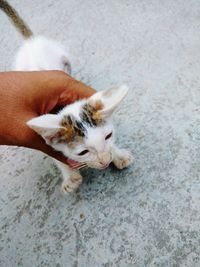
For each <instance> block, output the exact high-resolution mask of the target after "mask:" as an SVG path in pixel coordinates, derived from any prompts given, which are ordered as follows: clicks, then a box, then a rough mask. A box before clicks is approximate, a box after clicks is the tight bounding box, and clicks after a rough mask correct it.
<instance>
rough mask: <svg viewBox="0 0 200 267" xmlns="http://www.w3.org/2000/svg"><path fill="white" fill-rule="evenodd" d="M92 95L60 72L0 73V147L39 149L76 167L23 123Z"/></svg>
mask: <svg viewBox="0 0 200 267" xmlns="http://www.w3.org/2000/svg"><path fill="white" fill-rule="evenodd" d="M94 92H95V91H94V89H92V88H91V87H89V86H86V85H85V84H83V83H81V82H79V81H77V80H75V79H73V78H72V77H71V76H69V75H67V74H66V73H65V72H62V71H34V72H22V71H19V72H16V71H13V72H1V73H0V100H1V104H0V145H13V146H23V147H27V148H32V149H36V150H40V151H42V152H44V153H46V154H48V155H49V156H51V157H53V158H55V159H57V160H59V161H61V162H63V163H66V164H68V165H70V167H74V168H76V167H80V166H79V165H78V164H77V163H75V162H73V161H72V160H70V159H67V158H66V157H64V156H63V155H62V154H61V153H60V152H57V151H55V150H53V148H51V147H50V146H48V145H47V144H46V143H45V141H44V140H43V139H42V138H41V137H40V136H39V135H38V134H36V133H35V132H34V131H33V130H32V129H30V128H29V127H28V126H27V125H26V122H27V121H28V120H30V119H32V118H34V117H37V116H40V115H43V114H46V113H52V112H54V111H55V110H59V109H60V108H61V107H63V106H65V105H68V104H71V103H73V102H74V101H76V100H78V99H82V98H87V97H90V96H91V95H92V94H93V93H94Z"/></svg>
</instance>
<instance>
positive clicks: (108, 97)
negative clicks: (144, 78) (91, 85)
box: [88, 85, 128, 118]
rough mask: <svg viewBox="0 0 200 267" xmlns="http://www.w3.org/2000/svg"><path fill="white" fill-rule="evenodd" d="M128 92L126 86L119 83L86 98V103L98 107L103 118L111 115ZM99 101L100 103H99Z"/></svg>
mask: <svg viewBox="0 0 200 267" xmlns="http://www.w3.org/2000/svg"><path fill="white" fill-rule="evenodd" d="M127 93H128V86H126V85H121V86H116V87H112V88H110V89H107V90H103V91H100V92H97V93H96V94H94V95H92V96H91V97H90V98H89V99H88V103H89V104H90V105H91V106H93V107H94V108H95V109H98V111H99V112H100V114H101V115H102V116H103V117H104V118H108V117H110V116H111V115H112V113H113V112H114V110H115V109H116V108H117V107H118V105H119V103H120V102H121V101H122V100H123V99H124V97H125V96H126V94H127ZM100 103H101V104H102V105H100Z"/></svg>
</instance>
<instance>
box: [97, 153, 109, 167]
mask: <svg viewBox="0 0 200 267" xmlns="http://www.w3.org/2000/svg"><path fill="white" fill-rule="evenodd" d="M110 160H111V155H110V153H105V152H103V153H100V154H99V163H100V164H101V165H102V166H103V167H105V168H106V167H108V165H109V163H110Z"/></svg>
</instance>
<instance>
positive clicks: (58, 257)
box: [0, 0, 200, 267]
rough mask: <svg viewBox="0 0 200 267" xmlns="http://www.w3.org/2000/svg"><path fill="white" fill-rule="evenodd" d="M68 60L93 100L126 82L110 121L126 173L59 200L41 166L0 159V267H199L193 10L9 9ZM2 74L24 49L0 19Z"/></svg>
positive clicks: (93, 180) (33, 158)
mask: <svg viewBox="0 0 200 267" xmlns="http://www.w3.org/2000/svg"><path fill="white" fill-rule="evenodd" d="M10 2H11V3H12V4H13V5H14V6H15V7H16V8H17V9H18V11H19V12H20V14H21V15H23V17H24V18H25V20H26V21H27V22H28V23H29V25H30V27H31V28H32V29H33V31H34V32H35V33H38V34H44V35H46V36H49V37H51V38H53V39H57V40H60V41H61V42H62V43H63V44H65V45H66V47H67V48H68V49H69V52H70V55H71V62H72V66H73V75H74V76H75V77H76V78H77V79H79V80H81V81H83V82H85V83H87V84H89V85H91V86H93V87H94V88H96V89H97V90H99V89H104V88H108V87H110V86H112V85H113V84H118V83H119V84H120V83H127V84H128V85H129V86H130V89H131V90H130V93H129V96H128V97H127V98H126V100H125V101H124V103H123V105H122V106H121V109H120V110H119V111H118V112H117V114H116V116H115V124H116V128H117V132H118V142H119V144H120V145H121V146H122V147H127V148H130V149H131V151H132V152H133V153H134V157H135V162H134V165H132V166H131V167H130V168H129V169H126V170H124V171H122V172H119V171H117V170H115V169H112V168H110V169H107V170H105V171H96V170H87V171H84V175H85V177H86V179H85V182H84V184H83V185H82V186H81V188H80V190H79V191H78V192H77V193H75V194H71V195H68V196H66V197H65V196H63V195H61V193H60V191H59V190H60V184H61V175H60V173H59V171H58V170H57V169H56V167H55V166H54V165H53V162H52V160H51V159H50V158H48V157H47V156H44V155H43V154H41V153H39V152H34V151H31V150H28V149H23V148H14V147H13V148H7V147H3V146H2V147H1V148H0V170H1V175H0V214H1V216H0V266H2V267H4V266H5V267H14V266H23V267H27V266H38V267H39V266H53V267H54V266H55V267H63V266H64V267H65V266H66V267H75V266H79V267H103V266H104V267H110V266H114V267H115V266H120V267H129V266H131V267H143V266H144V267H146V266H161V267H168V266H170V267H171V266H175V267H179V266H191V267H199V266H200V16H199V14H200V2H199V1H197V0H190V1H186V0H177V1H173V0H168V1H164V0H161V1H158V0H157V1H156V0H151V1H147V0H146V1H145V0H142V1H141V0H135V1H131V0H121V1H120V0H115V1H114V0H109V1H106V0H104V1H103V0H100V1H97V0H94V1H89V0H84V1H83V0H76V1H73V0H67V1H64V0H63V1H61V0H57V1H54V0H45V1H40V0H35V1H26V0H20V1H17V0H12V1H11V0H10ZM0 28H1V34H0V47H1V49H0V59H1V60H0V69H1V71H4V70H10V69H11V65H12V59H13V56H14V53H15V51H16V49H17V48H18V47H19V46H20V44H21V42H22V38H21V36H20V35H19V34H18V33H17V32H16V31H15V29H14V28H13V26H12V25H11V24H10V23H9V21H8V19H7V18H6V17H5V16H4V15H3V14H2V13H0Z"/></svg>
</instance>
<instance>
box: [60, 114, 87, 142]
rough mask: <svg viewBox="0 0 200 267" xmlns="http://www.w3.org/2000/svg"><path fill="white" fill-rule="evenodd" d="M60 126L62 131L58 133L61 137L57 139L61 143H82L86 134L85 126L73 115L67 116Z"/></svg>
mask: <svg viewBox="0 0 200 267" xmlns="http://www.w3.org/2000/svg"><path fill="white" fill-rule="evenodd" d="M60 125H61V126H62V129H61V130H60V131H59V133H58V135H59V136H58V138H57V139H58V141H59V142H62V141H66V142H67V143H71V142H80V141H81V140H82V139H83V138H84V136H85V134H86V129H85V127H84V125H83V124H82V123H81V122H80V121H77V120H76V119H75V118H73V116H71V115H65V116H64V117H63V119H62V121H61V123H60Z"/></svg>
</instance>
